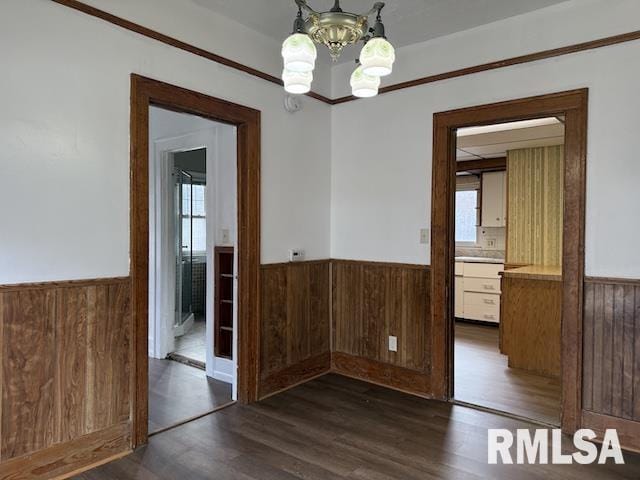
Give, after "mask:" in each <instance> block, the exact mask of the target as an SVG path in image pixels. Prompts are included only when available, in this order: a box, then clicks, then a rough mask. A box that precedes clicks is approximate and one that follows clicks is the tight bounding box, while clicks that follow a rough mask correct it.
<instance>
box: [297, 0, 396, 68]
mask: <svg viewBox="0 0 640 480" xmlns="http://www.w3.org/2000/svg"><path fill="white" fill-rule="evenodd" d="M296 4H297V5H298V6H299V7H300V8H301V9H303V10H305V11H306V12H307V13H308V14H309V16H308V17H307V19H306V20H305V21H304V31H305V32H306V33H307V34H308V35H309V37H310V38H311V39H312V40H313V41H314V42H316V43H319V44H321V45H325V46H326V47H327V48H328V49H329V52H330V54H331V58H333V60H334V61H336V60H337V59H338V58H339V57H340V54H341V53H342V50H343V49H344V47H346V46H347V45H352V44H355V43H357V42H359V41H360V40H363V41H366V40H367V38H368V33H369V16H371V15H373V14H374V13H376V12H378V14H379V12H380V10H382V8H383V7H384V3H383V2H377V3H376V4H375V5H374V6H373V8H372V9H371V10H369V11H368V12H365V13H363V14H355V13H349V12H345V11H343V10H342V8H341V7H340V0H336V1H335V4H334V6H333V8H332V9H331V10H329V11H328V12H316V11H315V10H313V9H312V8H311V7H310V6H309V5H308V4H307V1H306V0H296Z"/></svg>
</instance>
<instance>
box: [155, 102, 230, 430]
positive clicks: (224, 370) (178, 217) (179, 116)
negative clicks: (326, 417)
mask: <svg viewBox="0 0 640 480" xmlns="http://www.w3.org/2000/svg"><path fill="white" fill-rule="evenodd" d="M149 136H150V138H149V140H150V179H149V180H150V189H149V194H150V195H149V205H150V217H149V225H150V242H149V247H150V248H149V273H150V275H149V295H150V297H149V298H150V302H149V357H150V358H149V434H154V433H157V432H159V431H164V430H166V429H168V428H171V427H173V426H175V425H178V424H181V423H183V422H185V421H186V420H188V419H190V418H194V417H198V416H201V415H205V414H207V413H211V412H212V411H214V410H215V409H218V408H220V407H222V406H224V405H228V404H229V403H231V402H232V401H233V400H235V399H236V398H237V395H236V391H235V388H236V378H235V374H236V361H237V358H236V357H235V355H234V352H236V351H237V345H234V342H233V336H232V333H233V331H234V330H237V324H236V319H237V315H236V313H237V308H236V307H237V302H235V301H234V300H235V293H236V292H237V278H236V275H235V268H234V267H235V265H236V253H237V248H236V238H237V235H236V232H237V225H236V223H237V215H236V211H237V198H236V197H237V194H236V178H237V175H236V167H237V160H236V156H237V145H236V138H237V132H236V127H235V126H233V125H227V124H224V123H220V122H216V121H213V120H211V119H208V118H203V117H200V116H197V115H193V114H187V113H181V112H175V111H171V110H167V109H164V108H160V107H157V106H151V107H150V117H149ZM220 249H227V250H228V251H229V259H230V260H229V262H228V263H229V265H228V267H227V269H228V271H226V270H225V272H220V271H219V270H220V268H221V267H225V265H224V264H222V265H221V264H220V262H218V256H219V250H220ZM221 283H222V284H224V285H223V287H224V289H225V300H224V301H225V302H228V303H226V304H225V306H226V307H227V308H226V309H225V310H221V309H219V308H217V307H216V302H218V296H217V295H214V291H216V292H217V291H219V290H220V285H219V284H221ZM223 313H224V314H227V315H225V318H224V320H225V322H226V323H225V325H227V326H228V331H225V333H226V334H227V336H226V337H222V336H221V335H219V334H218V333H217V332H216V328H217V326H218V325H219V324H220V322H219V319H218V317H219V316H220V314H223ZM221 341H222V343H223V345H222V346H221V345H219V343H220V342H221ZM220 352H223V354H221V353H220ZM176 362H177V363H179V364H180V365H178V364H176Z"/></svg>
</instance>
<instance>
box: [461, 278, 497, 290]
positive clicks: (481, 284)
mask: <svg viewBox="0 0 640 480" xmlns="http://www.w3.org/2000/svg"><path fill="white" fill-rule="evenodd" d="M464 291H465V292H485V293H500V279H499V278H468V277H464Z"/></svg>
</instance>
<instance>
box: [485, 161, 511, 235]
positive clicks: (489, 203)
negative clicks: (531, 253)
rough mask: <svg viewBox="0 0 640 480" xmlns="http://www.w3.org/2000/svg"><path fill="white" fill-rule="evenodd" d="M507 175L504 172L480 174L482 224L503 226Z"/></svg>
mask: <svg viewBox="0 0 640 480" xmlns="http://www.w3.org/2000/svg"><path fill="white" fill-rule="evenodd" d="M506 182H507V175H506V174H505V172H489V173H483V174H482V212H481V217H482V222H481V223H482V226H483V227H505V226H506V225H507V216H506V210H507V208H506V204H507V199H506V194H507V183H506Z"/></svg>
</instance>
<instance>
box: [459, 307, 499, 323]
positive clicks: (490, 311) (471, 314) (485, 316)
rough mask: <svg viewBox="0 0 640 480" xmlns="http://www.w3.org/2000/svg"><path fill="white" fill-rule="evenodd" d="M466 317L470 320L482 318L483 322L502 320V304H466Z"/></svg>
mask: <svg viewBox="0 0 640 480" xmlns="http://www.w3.org/2000/svg"><path fill="white" fill-rule="evenodd" d="M464 318H468V319H469V320H481V321H483V322H495V323H498V322H500V306H499V305H498V306H495V307H493V306H489V305H487V306H481V305H466V304H465V306H464Z"/></svg>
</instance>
